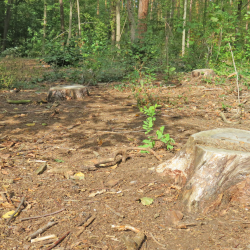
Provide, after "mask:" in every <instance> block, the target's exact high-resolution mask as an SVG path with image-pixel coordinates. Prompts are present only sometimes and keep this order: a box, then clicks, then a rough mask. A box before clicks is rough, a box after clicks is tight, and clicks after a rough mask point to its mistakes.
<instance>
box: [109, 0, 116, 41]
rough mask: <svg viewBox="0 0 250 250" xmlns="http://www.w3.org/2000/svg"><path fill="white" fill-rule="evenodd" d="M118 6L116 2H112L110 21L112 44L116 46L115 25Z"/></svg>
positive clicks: (113, 0)
mask: <svg viewBox="0 0 250 250" xmlns="http://www.w3.org/2000/svg"><path fill="white" fill-rule="evenodd" d="M115 12H116V4H115V0H112V1H111V21H110V26H111V44H112V45H115V39H116V37H115V27H116V26H115V24H116V15H115Z"/></svg>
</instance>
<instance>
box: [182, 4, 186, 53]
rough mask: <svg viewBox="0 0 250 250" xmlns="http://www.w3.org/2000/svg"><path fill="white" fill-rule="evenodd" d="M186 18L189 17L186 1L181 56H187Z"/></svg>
mask: <svg viewBox="0 0 250 250" xmlns="http://www.w3.org/2000/svg"><path fill="white" fill-rule="evenodd" d="M186 17H187V0H184V10H183V31H182V50H181V55H182V56H184V54H185V39H186Z"/></svg>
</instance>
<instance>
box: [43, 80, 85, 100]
mask: <svg viewBox="0 0 250 250" xmlns="http://www.w3.org/2000/svg"><path fill="white" fill-rule="evenodd" d="M86 95H89V91H88V88H87V87H85V86H82V85H79V84H75V85H61V86H56V87H52V88H50V89H49V92H48V97H47V98H48V101H49V102H54V101H59V100H71V99H77V100H83V99H84V96H86Z"/></svg>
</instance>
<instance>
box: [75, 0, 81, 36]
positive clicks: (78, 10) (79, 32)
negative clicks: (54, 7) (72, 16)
mask: <svg viewBox="0 0 250 250" xmlns="http://www.w3.org/2000/svg"><path fill="white" fill-rule="evenodd" d="M76 4H77V16H78V37H81V19H80V6H79V0H76Z"/></svg>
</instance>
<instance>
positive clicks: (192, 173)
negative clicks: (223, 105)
mask: <svg viewBox="0 0 250 250" xmlns="http://www.w3.org/2000/svg"><path fill="white" fill-rule="evenodd" d="M156 171H157V172H158V173H161V174H163V175H166V176H168V177H169V178H171V179H172V181H173V182H174V183H175V184H176V185H179V186H181V187H182V189H181V191H180V195H179V199H180V200H182V201H183V203H184V204H185V206H186V208H187V210H188V211H190V212H202V213H208V212H210V211H212V210H214V209H216V208H218V207H220V206H221V205H226V206H227V205H228V203H229V202H231V201H237V203H241V204H243V205H250V131H245V130H239V129H232V128H225V129H223V128H222V129H214V130H208V131H203V132H200V133H196V134H193V135H192V136H190V138H189V140H188V141H187V143H186V145H185V146H184V147H183V149H182V150H181V151H180V152H179V153H178V154H177V155H176V156H174V157H173V158H172V159H170V160H168V161H166V162H164V163H162V164H160V165H159V166H158V167H157V168H156Z"/></svg>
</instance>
